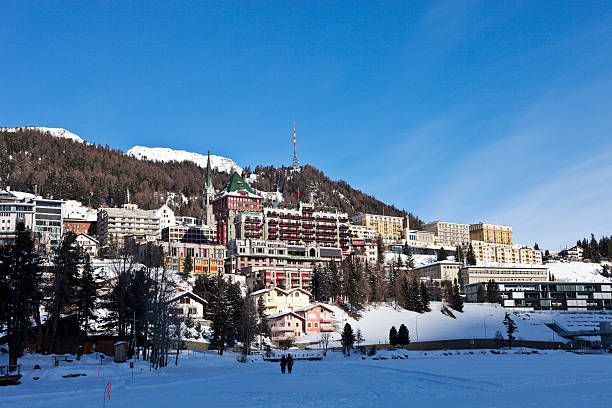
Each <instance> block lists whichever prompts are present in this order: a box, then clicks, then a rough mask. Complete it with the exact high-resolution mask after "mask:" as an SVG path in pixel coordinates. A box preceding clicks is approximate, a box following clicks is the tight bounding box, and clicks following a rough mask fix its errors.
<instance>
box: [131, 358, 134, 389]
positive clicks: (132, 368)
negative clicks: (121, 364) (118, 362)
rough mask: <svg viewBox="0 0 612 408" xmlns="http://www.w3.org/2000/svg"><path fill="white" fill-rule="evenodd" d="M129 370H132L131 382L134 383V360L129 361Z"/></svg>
mask: <svg viewBox="0 0 612 408" xmlns="http://www.w3.org/2000/svg"><path fill="white" fill-rule="evenodd" d="M130 370H132V384H134V362H133V361H130Z"/></svg>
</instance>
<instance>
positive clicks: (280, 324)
mask: <svg viewBox="0 0 612 408" xmlns="http://www.w3.org/2000/svg"><path fill="white" fill-rule="evenodd" d="M266 321H267V324H268V328H269V329H270V340H272V341H274V342H277V343H278V342H281V343H282V342H293V341H296V340H298V339H299V338H300V337H301V336H302V334H303V333H304V323H305V319H304V318H303V317H302V316H300V315H298V314H297V313H294V312H281V313H275V314H272V315H270V316H268V317H267V318H266Z"/></svg>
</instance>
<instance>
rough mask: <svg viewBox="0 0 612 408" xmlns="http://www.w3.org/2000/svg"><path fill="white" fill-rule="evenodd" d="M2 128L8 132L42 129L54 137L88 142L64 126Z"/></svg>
mask: <svg viewBox="0 0 612 408" xmlns="http://www.w3.org/2000/svg"><path fill="white" fill-rule="evenodd" d="M1 129H2V130H4V131H7V132H16V131H17V130H18V129H35V130H40V131H42V132H48V133H50V134H51V136H53V137H60V138H64V139H70V140H74V141H75V142H78V143H86V142H85V140H83V139H81V137H80V136H78V135H75V134H74V133H72V132H70V131H68V130H66V129H63V128H51V127H44V126H24V127H21V128H18V127H17V128H1Z"/></svg>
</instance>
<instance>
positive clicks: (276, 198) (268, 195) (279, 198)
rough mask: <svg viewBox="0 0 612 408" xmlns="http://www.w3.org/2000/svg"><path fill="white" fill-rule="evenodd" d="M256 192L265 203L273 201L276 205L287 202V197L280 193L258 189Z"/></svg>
mask: <svg viewBox="0 0 612 408" xmlns="http://www.w3.org/2000/svg"><path fill="white" fill-rule="evenodd" d="M254 191H255V192H256V193H257V194H259V195H260V196H261V197H262V198H263V199H264V201H272V202H276V203H282V202H284V201H285V197H284V196H283V193H281V192H280V191H261V190H257V189H254Z"/></svg>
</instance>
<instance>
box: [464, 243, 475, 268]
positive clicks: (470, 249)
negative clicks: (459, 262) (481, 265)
mask: <svg viewBox="0 0 612 408" xmlns="http://www.w3.org/2000/svg"><path fill="white" fill-rule="evenodd" d="M465 261H466V263H467V264H468V265H476V254H475V253H474V248H473V247H472V244H470V246H469V247H468V252H467V255H466V257H465Z"/></svg>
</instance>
